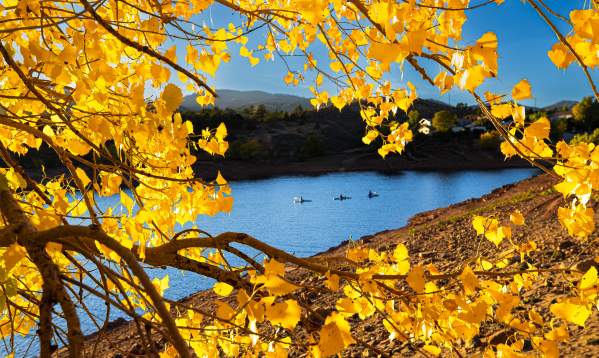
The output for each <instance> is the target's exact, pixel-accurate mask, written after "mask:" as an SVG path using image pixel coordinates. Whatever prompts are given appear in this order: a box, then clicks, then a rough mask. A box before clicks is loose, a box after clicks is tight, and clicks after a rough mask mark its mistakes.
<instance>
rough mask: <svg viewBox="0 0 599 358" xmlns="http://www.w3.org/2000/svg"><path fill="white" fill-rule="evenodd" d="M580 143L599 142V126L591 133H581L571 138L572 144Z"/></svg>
mask: <svg viewBox="0 0 599 358" xmlns="http://www.w3.org/2000/svg"><path fill="white" fill-rule="evenodd" d="M578 143H594V144H599V128H597V129H595V130H594V131H593V132H591V133H579V134H576V135H575V136H574V138H572V140H570V144H578Z"/></svg>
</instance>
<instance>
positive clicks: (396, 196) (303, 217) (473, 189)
mask: <svg viewBox="0 0 599 358" xmlns="http://www.w3.org/2000/svg"><path fill="white" fill-rule="evenodd" d="M534 173H536V172H535V171H534V170H532V169H509V170H499V171H460V172H405V173H403V174H401V175H393V176H388V175H383V174H378V173H335V174H327V175H322V176H317V177H280V178H273V179H266V180H255V181H240V182H233V183H231V187H232V190H233V196H234V198H235V204H234V206H233V211H232V213H230V214H219V215H218V216H216V217H201V218H200V219H199V220H198V226H199V227H200V228H201V229H203V230H205V231H207V232H209V233H211V234H213V235H215V234H218V233H221V232H223V231H237V232H245V233H248V234H250V235H252V236H254V237H256V238H257V239H260V240H262V241H264V242H266V243H268V244H271V245H273V246H276V247H278V248H281V249H284V250H287V251H288V252H291V253H294V254H296V255H299V256H309V255H313V254H315V253H318V252H321V251H324V250H326V249H328V248H330V247H332V246H335V245H337V244H339V243H340V242H341V241H343V240H347V239H359V238H360V237H362V236H364V235H371V234H374V233H376V232H379V231H383V230H386V229H395V228H399V227H401V226H403V225H405V224H406V223H407V220H408V219H409V218H410V217H412V216H413V215H414V214H417V213H419V212H421V211H425V210H431V209H435V208H439V207H444V206H447V205H450V204H454V203H457V202H460V201H463V200H466V199H469V198H475V197H479V196H481V195H484V194H486V193H488V192H490V191H491V190H493V189H495V188H498V187H500V186H503V185H505V184H509V183H513V182H516V181H519V180H521V179H524V178H527V177H529V176H531V175H533V174H534ZM369 190H372V191H375V192H377V193H378V194H379V195H380V196H378V197H375V198H372V199H369V198H368V191H369ZM341 193H342V194H343V195H345V196H351V197H352V199H351V200H344V201H338V200H333V198H334V197H335V196H339V194H341ZM295 196H303V197H304V199H310V200H312V202H306V203H303V204H298V203H294V202H293V197H295ZM160 272H161V273H164V271H163V270H161V271H160ZM169 275H170V278H171V281H170V285H171V288H170V289H169V291H167V294H168V296H169V298H175V299H178V298H181V297H184V296H186V295H189V294H190V293H193V292H195V291H197V290H200V289H204V288H206V287H207V285H208V284H210V283H211V282H210V281H207V280H205V279H203V278H202V277H199V276H196V275H193V274H190V273H184V274H181V273H178V272H173V271H171V272H169ZM182 276H183V277H185V278H186V279H184V280H178V279H177V278H181V277H182Z"/></svg>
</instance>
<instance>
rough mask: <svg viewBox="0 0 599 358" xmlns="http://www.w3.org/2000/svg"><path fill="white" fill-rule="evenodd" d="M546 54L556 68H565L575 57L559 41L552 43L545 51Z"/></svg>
mask: <svg viewBox="0 0 599 358" xmlns="http://www.w3.org/2000/svg"><path fill="white" fill-rule="evenodd" d="M547 55H548V56H549V59H551V62H553V64H554V65H555V66H556V67H557V68H566V67H568V66H569V65H570V64H571V63H572V62H573V61H574V60H575V59H576V58H575V57H574V55H572V53H570V50H569V49H568V48H567V47H566V46H564V45H563V44H562V43H561V42H560V43H556V44H555V45H553V47H552V48H551V50H550V51H548V52H547Z"/></svg>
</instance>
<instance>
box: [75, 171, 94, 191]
mask: <svg viewBox="0 0 599 358" xmlns="http://www.w3.org/2000/svg"><path fill="white" fill-rule="evenodd" d="M75 172H76V173H77V177H78V178H79V180H81V184H83V187H84V188H85V187H86V186H87V184H89V182H90V181H91V180H90V179H89V177H88V176H87V174H85V171H84V170H83V169H81V168H77V169H75Z"/></svg>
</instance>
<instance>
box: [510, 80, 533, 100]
mask: <svg viewBox="0 0 599 358" xmlns="http://www.w3.org/2000/svg"><path fill="white" fill-rule="evenodd" d="M531 97H532V94H531V86H530V82H528V80H526V79H524V80H522V81H520V82H518V83H517V84H516V85H515V86H514V88H512V98H513V99H515V100H522V99H527V98H531Z"/></svg>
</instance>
